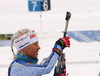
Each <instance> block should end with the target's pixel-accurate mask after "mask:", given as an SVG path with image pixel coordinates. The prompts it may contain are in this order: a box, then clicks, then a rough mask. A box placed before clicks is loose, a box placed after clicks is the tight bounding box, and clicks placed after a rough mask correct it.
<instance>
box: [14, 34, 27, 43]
mask: <svg viewBox="0 0 100 76" xmlns="http://www.w3.org/2000/svg"><path fill="white" fill-rule="evenodd" d="M26 38H27V35H26V36H25V37H24V38H21V39H19V40H17V41H15V43H18V42H20V41H22V40H24V39H26Z"/></svg>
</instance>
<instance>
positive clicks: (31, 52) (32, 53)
mask: <svg viewBox="0 0 100 76" xmlns="http://www.w3.org/2000/svg"><path fill="white" fill-rule="evenodd" d="M39 49H40V46H39V45H38V41H37V42H34V43H32V44H30V45H29V46H27V47H26V48H25V51H24V55H26V56H28V57H30V58H37V57H38V52H39Z"/></svg>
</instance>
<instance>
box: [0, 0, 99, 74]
mask: <svg viewBox="0 0 100 76" xmlns="http://www.w3.org/2000/svg"><path fill="white" fill-rule="evenodd" d="M99 3H100V0H63V1H62V0H51V10H50V11H47V12H29V11H28V5H27V4H28V1H27V0H0V33H1V34H2V33H15V32H16V31H17V30H19V29H21V28H29V29H34V30H35V31H36V32H37V35H38V38H39V44H40V47H41V50H40V51H39V57H38V58H39V59H40V60H39V63H40V62H41V60H42V59H43V58H45V57H48V56H49V54H50V53H51V50H52V47H53V46H54V43H55V41H56V40H57V39H59V38H60V37H62V36H63V33H62V31H64V28H65V22H66V21H65V15H66V11H70V12H71V14H72V17H71V19H70V21H69V26H68V31H85V30H100V25H99V24H100V21H99V20H100V15H99V14H100V10H99V9H100V4H99ZM40 15H42V17H40ZM1 42H2V43H1ZM3 43H5V41H0V45H1V44H3ZM6 43H8V44H7V45H6V44H5V45H6V46H4V47H3V46H2V47H0V60H1V62H0V76H7V71H8V67H9V64H10V63H11V62H12V61H13V55H12V52H11V49H10V41H7V42H6ZM8 45H9V46H8ZM64 52H65V53H66V59H67V62H66V65H67V72H68V73H69V76H98V74H99V71H100V42H98V41H93V42H89V43H87V42H78V41H76V40H74V39H73V38H71V47H70V48H66V49H65V50H64ZM53 72H54V70H52V71H51V73H50V74H47V75H43V76H53Z"/></svg>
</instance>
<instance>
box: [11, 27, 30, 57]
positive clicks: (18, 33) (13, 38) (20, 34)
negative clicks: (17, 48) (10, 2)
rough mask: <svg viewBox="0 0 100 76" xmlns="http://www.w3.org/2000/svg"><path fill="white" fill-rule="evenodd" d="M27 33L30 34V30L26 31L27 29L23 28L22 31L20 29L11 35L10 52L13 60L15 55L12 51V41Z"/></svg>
mask: <svg viewBox="0 0 100 76" xmlns="http://www.w3.org/2000/svg"><path fill="white" fill-rule="evenodd" d="M28 32H30V30H29V29H27V28H24V29H20V30H19V31H17V32H16V33H15V34H13V36H12V38H11V50H12V53H13V56H14V58H15V56H16V55H15V53H14V50H13V41H14V40H15V39H17V38H19V37H20V36H22V35H24V34H26V33H28Z"/></svg>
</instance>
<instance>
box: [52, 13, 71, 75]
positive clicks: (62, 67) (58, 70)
mask: <svg viewBox="0 0 100 76" xmlns="http://www.w3.org/2000/svg"><path fill="white" fill-rule="evenodd" d="M70 17H71V13H70V12H67V13H66V18H65V20H66V25H65V30H64V36H63V37H66V34H67V29H68V23H69V19H70ZM53 76H68V74H67V75H66V58H65V53H63V50H62V51H61V56H60V57H59V59H58V64H57V66H55V69H54V75H53Z"/></svg>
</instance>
